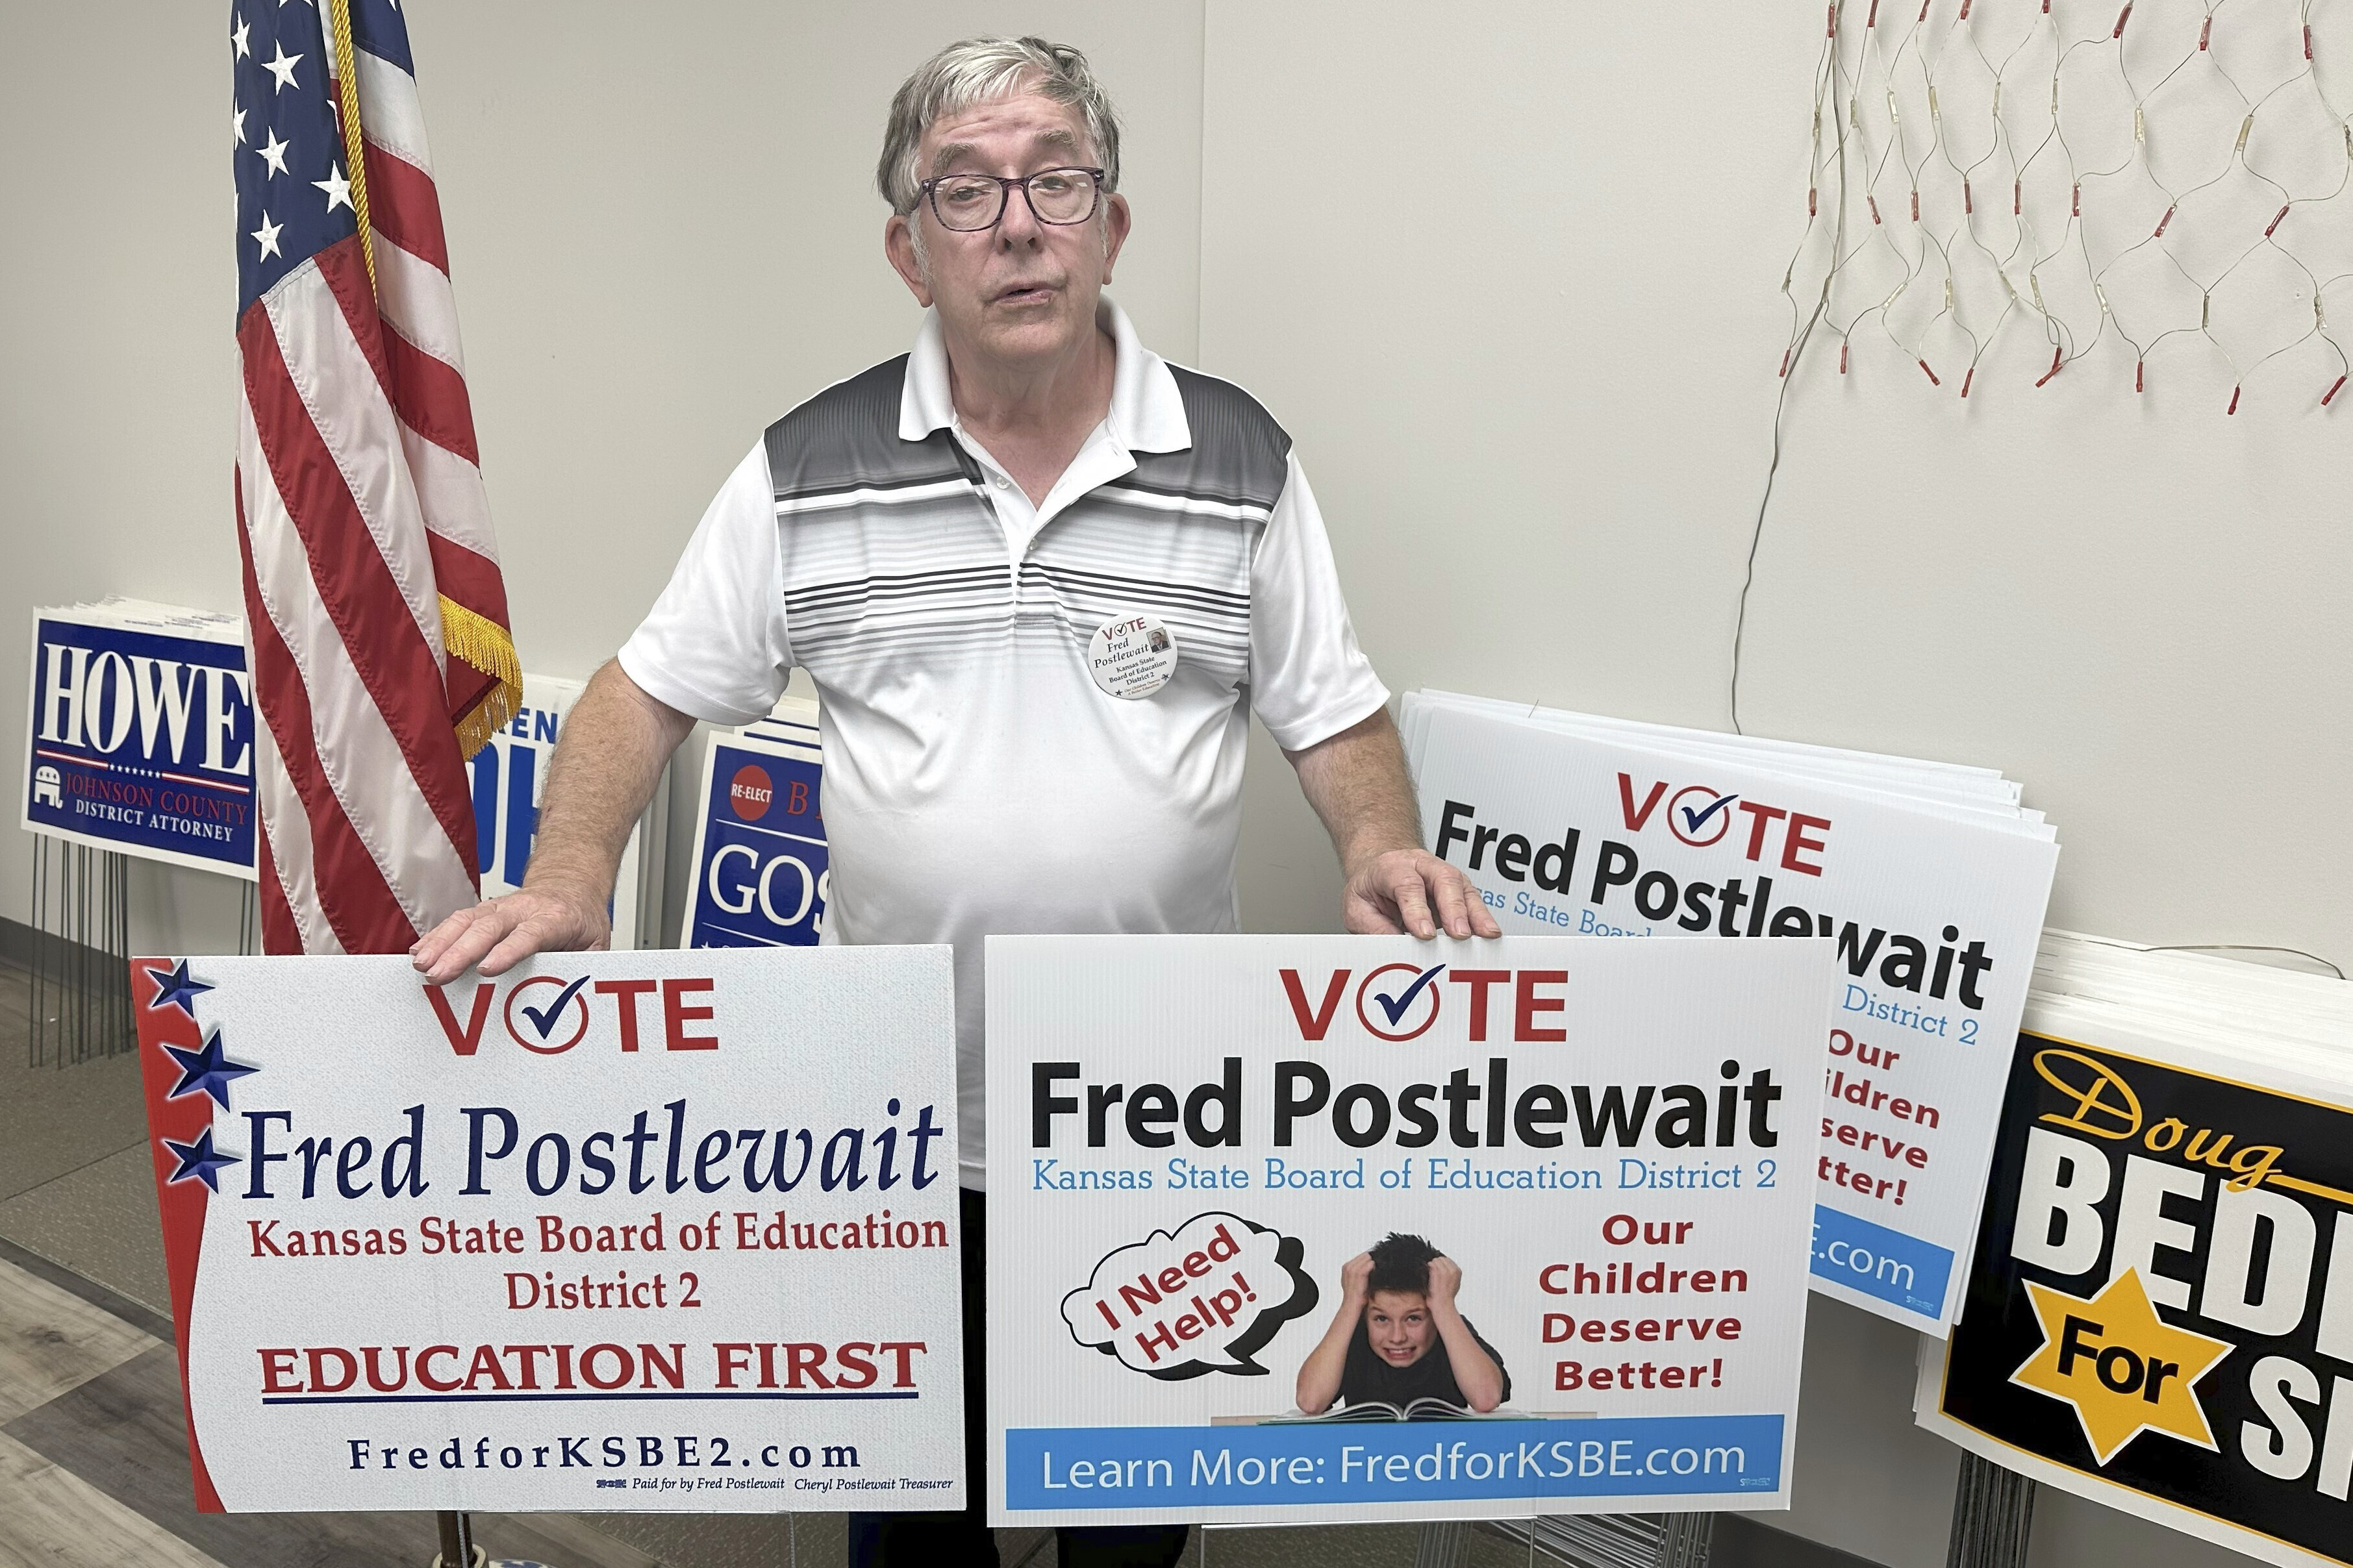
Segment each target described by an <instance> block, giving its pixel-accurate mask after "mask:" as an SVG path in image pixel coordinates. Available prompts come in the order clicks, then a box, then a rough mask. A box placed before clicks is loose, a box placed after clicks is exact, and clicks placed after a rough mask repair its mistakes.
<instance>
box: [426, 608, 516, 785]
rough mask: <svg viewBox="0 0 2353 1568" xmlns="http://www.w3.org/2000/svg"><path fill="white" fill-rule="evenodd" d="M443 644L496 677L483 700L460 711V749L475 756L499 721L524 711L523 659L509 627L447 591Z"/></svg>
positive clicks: (505, 720) (487, 743) (442, 612)
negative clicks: (518, 655)
mask: <svg viewBox="0 0 2353 1568" xmlns="http://www.w3.org/2000/svg"><path fill="white" fill-rule="evenodd" d="M440 599H441V646H442V647H443V648H444V649H446V650H447V651H448V655H449V657H450V658H456V659H462V660H464V661H465V662H466V663H468V664H470V665H472V666H473V667H474V668H476V669H479V670H480V671H481V672H482V673H483V674H484V675H487V676H489V677H490V678H491V679H492V680H495V681H496V682H498V684H497V685H495V686H493V687H491V689H490V690H488V691H486V692H484V693H483V694H482V700H480V702H477V703H476V704H474V706H473V707H472V708H471V709H470V710H468V711H466V712H464V713H460V714H459V715H458V721H457V729H458V750H459V752H462V753H463V754H465V755H466V756H469V757H471V756H472V755H473V754H474V753H475V752H479V751H480V750H481V749H482V748H483V747H484V746H487V745H489V744H490V743H491V736H492V735H494V734H496V733H497V732H498V729H499V726H500V725H501V724H504V723H506V722H507V721H509V720H511V719H512V718H513V717H514V716H515V715H516V714H517V713H519V712H521V711H522V659H521V658H518V657H517V656H516V654H515V647H514V639H513V637H510V636H509V635H508V633H507V629H506V627H504V626H501V625H499V623H498V622H496V621H494V620H491V618H490V617H489V616H484V615H479V614H477V613H476V612H474V611H472V610H470V609H468V608H467V607H466V606H465V605H461V604H459V603H458V601H457V600H455V599H453V598H451V597H449V595H447V594H443V595H440Z"/></svg>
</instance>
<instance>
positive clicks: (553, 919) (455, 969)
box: [408, 888, 613, 985]
mask: <svg viewBox="0 0 2353 1568" xmlns="http://www.w3.org/2000/svg"><path fill="white" fill-rule="evenodd" d="M612 945H613V921H612V918H611V917H610V916H609V915H607V913H606V910H605V900H602V899H591V898H580V897H576V896H574V895H570V894H565V893H559V892H556V891H554V890H552V889H543V888H524V889H522V890H520V891H518V892H512V893H508V894H506V895H505V896H504V897H502V898H496V899H485V900H482V901H481V902H480V903H479V904H476V905H475V906H474V907H473V908H472V909H470V910H459V911H458V912H457V913H456V914H454V915H451V916H450V917H449V918H448V920H446V921H442V922H441V923H440V924H439V925H438V926H435V927H434V928H433V929H432V930H431V931H427V932H426V933H425V938H424V940H423V941H421V942H418V943H417V945H416V947H414V948H413V949H411V950H410V952H409V955H408V956H409V961H410V962H411V963H414V964H416V965H417V970H418V972H419V973H422V974H423V975H424V976H425V979H426V983H427V984H432V985H447V984H448V983H449V982H450V981H452V980H455V979H457V978H458V976H459V975H460V974H463V973H466V971H468V970H469V969H474V968H479V969H480V971H481V972H482V973H484V974H485V975H493V974H503V973H506V972H507V971H508V970H510V969H512V968H513V967H514V966H515V965H516V964H518V963H522V961H523V960H524V959H526V958H529V957H530V956H531V955H532V954H533V953H535V952H585V951H589V950H597V951H601V950H603V949H605V948H608V947H610V946H612Z"/></svg>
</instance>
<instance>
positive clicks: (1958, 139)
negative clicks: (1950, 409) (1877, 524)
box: [1781, 0, 2353, 414]
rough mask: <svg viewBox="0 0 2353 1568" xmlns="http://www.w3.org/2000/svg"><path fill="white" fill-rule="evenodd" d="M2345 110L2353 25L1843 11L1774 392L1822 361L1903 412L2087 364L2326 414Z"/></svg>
mask: <svg viewBox="0 0 2353 1568" xmlns="http://www.w3.org/2000/svg"><path fill="white" fill-rule="evenodd" d="M1818 15H1820V13H1818ZM2348 109H2353V0H1841V3H1840V4H1835V5H1831V6H1830V7H1829V8H1828V14H1827V25H1826V27H1825V33H1824V37H1823V42H1822V48H1821V53H1820V58H1819V61H1818V63H1817V66H1816V68H1815V72H1814V80H1813V121H1812V142H1811V161H1810V180H1809V182H1808V185H1809V188H1808V190H1807V193H1806V226H1805V232H1804V235H1803V237H1802V238H1801V239H1800V240H1799V245H1798V247H1797V250H1796V253H1795V255H1794V256H1793V257H1792V258H1791V260H1790V264H1789V268H1788V273H1787V275H1786V276H1785V277H1784V278H1783V279H1782V285H1781V288H1782V292H1783V293H1784V294H1785V295H1787V296H1788V300H1789V305H1790V312H1791V321H1790V332H1789V339H1788V345H1787V347H1786V350H1785V352H1784V353H1783V355H1782V360H1781V374H1783V375H1784V376H1787V375H1788V374H1789V373H1790V371H1791V369H1792V368H1793V367H1794V365H1795V363H1796V362H1797V361H1798V360H1799V357H1800V356H1801V354H1802V353H1804V352H1805V351H1806V350H1807V349H1808V347H1809V345H1810V343H1812V342H1813V341H1814V340H1815V338H1816V337H1817V336H1818V335H1819V336H1820V339H1821V342H1820V348H1819V351H1818V352H1827V351H1828V350H1829V349H1830V348H1831V346H1833V345H1834V346H1835V347H1836V349H1837V353H1838V369H1839V372H1840V374H1848V373H1850V372H1853V373H1858V374H1859V373H1862V372H1864V371H1865V370H1866V369H1873V370H1876V369H1879V368H1881V367H1887V368H1888V369H1889V370H1890V371H1891V372H1892V369H1893V367H1895V366H1899V365H1900V366H1901V367H1902V368H1903V370H1904V373H1905V375H1906V376H1908V377H1910V378H1912V384H1913V385H1914V386H1915V388H1916V389H1917V390H1918V391H1919V392H1921V393H1924V394H1925V393H1928V392H1930V391H1931V390H1932V389H1934V390H1936V391H1937V392H1940V393H1942V394H1943V395H1956V394H1957V395H1959V396H1961V397H1968V395H1970V393H1971V391H1972V390H1974V389H1977V388H1978V372H1979V371H1980V370H1985V371H1987V372H1988V373H1989V379H1990V378H1991V376H1992V375H1993V374H1995V373H1996V372H2000V373H2001V374H2003V376H2004V377H2005V379H2009V378H2012V377H2014V378H2015V379H2016V380H2017V381H2018V382H2019V383H2021V384H2026V385H2031V386H2044V385H2048V384H2050V383H2051V381H2052V379H2053V378H2055V377H2058V376H2060V375H2062V374H2071V367H2073V366H2075V365H2076V364H2077V363H2078V362H2083V368H2082V369H2081V370H2080V371H2073V372H2072V374H2075V375H2078V376H2081V375H2092V374H2098V375H2102V376H2105V377H2106V378H2108V380H2107V381H2106V382H2105V383H2104V384H2111V385H2113V386H2114V387H2115V388H2116V390H2118V391H2119V392H2122V393H2126V394H2130V393H2147V391H2149V390H2150V389H2151V387H2152V386H2153V385H2154V384H2157V383H2158V381H2159V379H2160V378H2168V377H2171V378H2177V379H2175V380H2174V381H2173V382H2172V384H2173V385H2175V386H2183V385H2189V386H2194V387H2196V388H2198V389H2200V391H2201V392H2206V391H2211V393H2212V395H2214V396H2215V399H2216V401H2217V404H2218V412H2224V413H2229V414H2236V413H2238V411H2239V407H2240V404H2241V400H2242V397H2243V398H2245V399H2247V400H2248V402H2249V405H2250V406H2251V407H2252V406H2253V405H2256V404H2258V403H2261V404H2263V405H2267V406H2270V407H2274V408H2276V409H2279V410H2282V411H2284V410H2287V409H2289V408H2302V409H2310V408H2313V407H2315V406H2319V407H2327V406H2329V405H2331V404H2333V403H2335V402H2336V401H2337V395H2338V393H2339V392H2341V391H2342V390H2343V388H2344V386H2345V384H2346V380H2347V376H2348V371H2353V361H2348V358H2347V353H2346V350H2345V348H2344V346H2343V344H2342V342H2341V341H2340V332H2339V328H2338V326H2337V323H2336V321H2334V319H2333V316H2332V310H2334V311H2335V312H2336V313H2340V314H2342V315H2343V317H2344V318H2345V320H2346V321H2347V322H2348V323H2353V287H2348V279H2353V120H2348ZM1884 379H1885V378H1883V382H1884ZM2225 398H2227V401H2224V399H2225ZM2348 401H2353V399H2348Z"/></svg>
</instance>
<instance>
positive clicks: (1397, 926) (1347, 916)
mask: <svg viewBox="0 0 2353 1568" xmlns="http://www.w3.org/2000/svg"><path fill="white" fill-rule="evenodd" d="M1340 915H1341V919H1342V921H1344V922H1345V924H1346V926H1347V928H1348V929H1349V930H1350V931H1354V932H1356V934H1357V935H1359V936H1396V935H1398V933H1399V932H1401V931H1410V932H1411V933H1412V934H1414V935H1415V936H1418V937H1420V938H1422V939H1423V940H1424V941H1427V940H1429V939H1430V938H1431V937H1434V936H1436V935H1437V934H1438V932H1439V931H1440V929H1441V928H1442V929H1443V930H1444V931H1445V932H1446V934H1447V935H1449V936H1456V937H1467V936H1501V935H1503V934H1504V930H1503V928H1502V927H1501V926H1499V925H1497V924H1496V923H1495V917H1494V916H1493V915H1492V914H1490V913H1488V912H1487V901H1486V900H1484V899H1482V898H1481V897H1480V896H1479V889H1476V888H1474V887H1472V885H1471V879H1469V878H1468V877H1465V876H1464V875H1463V874H1462V870H1461V868H1460V867H1457V866H1450V865H1448V864H1447V863H1446V862H1445V861H1443V860H1440V858H1438V857H1437V856H1435V855H1432V854H1431V853H1430V851H1428V850H1427V849H1391V850H1388V851H1386V852H1384V853H1382V854H1379V855H1377V856H1375V857H1373V858H1371V859H1369V860H1367V861H1366V862H1365V863H1364V864H1363V865H1361V866H1359V867H1357V868H1356V871H1355V873H1354V874H1353V875H1351V876H1350V877H1349V879H1348V885H1347V887H1346V889H1345V890H1343V891H1342V893H1341V895H1340Z"/></svg>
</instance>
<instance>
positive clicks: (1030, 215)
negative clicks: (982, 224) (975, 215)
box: [997, 186, 1044, 250]
mask: <svg viewBox="0 0 2353 1568" xmlns="http://www.w3.org/2000/svg"><path fill="white" fill-rule="evenodd" d="M1043 233H1044V226H1043V225H1041V224H1040V223H1039V221H1038V215H1037V213H1036V212H1035V211H1034V210H1032V209H1031V207H1030V205H1029V192H1028V191H1026V190H1023V189H1021V188H1020V187H1018V186H1017V187H1015V188H1014V189H1012V190H1009V191H1008V192H1006V193H1005V215H1004V216H1002V217H1000V218H998V219H997V243H998V244H999V245H1002V246H1003V247H1006V248H1007V249H1008V250H1010V249H1012V248H1013V247H1016V246H1019V245H1035V244H1037V243H1038V241H1039V238H1040V237H1042V236H1043Z"/></svg>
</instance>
